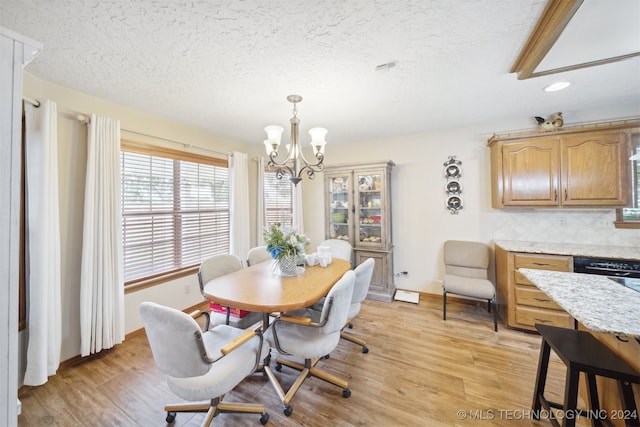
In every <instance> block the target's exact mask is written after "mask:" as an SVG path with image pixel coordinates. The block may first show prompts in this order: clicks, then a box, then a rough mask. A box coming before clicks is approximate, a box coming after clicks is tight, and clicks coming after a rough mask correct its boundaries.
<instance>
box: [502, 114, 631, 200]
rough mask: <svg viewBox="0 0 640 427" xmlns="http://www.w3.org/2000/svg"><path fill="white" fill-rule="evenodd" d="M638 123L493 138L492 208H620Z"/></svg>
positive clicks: (626, 183) (624, 196)
mask: <svg viewBox="0 0 640 427" xmlns="http://www.w3.org/2000/svg"><path fill="white" fill-rule="evenodd" d="M638 126H640V123H639V122H638V121H637V120H632V121H628V122H627V121H623V122H620V123H610V124H605V125H598V126H595V125H594V126H587V125H585V126H579V127H574V128H571V127H567V128H560V129H559V130H557V131H553V132H544V133H540V132H535V133H534V132H529V133H514V134H505V135H494V136H493V137H492V138H491V139H489V147H490V148H491V182H492V205H493V207H494V208H503V207H509V206H553V207H560V206H624V205H626V204H627V195H628V182H629V179H628V176H629V175H628V174H629V171H628V169H629V168H628V163H629V162H628V160H627V159H628V157H629V153H628V149H627V141H628V140H629V138H630V135H631V134H633V133H637V132H638V130H639V129H638Z"/></svg>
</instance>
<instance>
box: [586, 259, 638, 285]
mask: <svg viewBox="0 0 640 427" xmlns="http://www.w3.org/2000/svg"><path fill="white" fill-rule="evenodd" d="M573 271H574V272H575V273H587V274H599V275H602V276H608V277H609V278H610V279H611V280H614V281H616V282H618V283H620V284H622V285H624V286H627V287H629V288H632V289H634V290H636V291H639V292H640V261H633V260H618V259H606V258H588V257H573Z"/></svg>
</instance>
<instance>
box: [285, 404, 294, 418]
mask: <svg viewBox="0 0 640 427" xmlns="http://www.w3.org/2000/svg"><path fill="white" fill-rule="evenodd" d="M292 413H293V408H292V407H291V405H285V407H284V414H285V415H286V416H287V417H288V416H289V415H291V414H292Z"/></svg>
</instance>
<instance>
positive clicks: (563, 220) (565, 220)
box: [558, 218, 567, 227]
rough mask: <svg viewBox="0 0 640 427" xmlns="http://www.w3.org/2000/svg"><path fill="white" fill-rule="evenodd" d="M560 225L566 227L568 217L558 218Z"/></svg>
mask: <svg viewBox="0 0 640 427" xmlns="http://www.w3.org/2000/svg"><path fill="white" fill-rule="evenodd" d="M558 225H559V226H560V227H566V226H567V219H566V218H558Z"/></svg>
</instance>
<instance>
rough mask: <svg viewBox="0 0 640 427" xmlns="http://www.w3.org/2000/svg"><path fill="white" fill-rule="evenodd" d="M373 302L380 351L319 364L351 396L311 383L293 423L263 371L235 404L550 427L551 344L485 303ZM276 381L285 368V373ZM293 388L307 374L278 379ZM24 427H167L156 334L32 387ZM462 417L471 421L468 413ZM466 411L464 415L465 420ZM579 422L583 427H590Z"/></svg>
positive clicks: (401, 420) (283, 422)
mask: <svg viewBox="0 0 640 427" xmlns="http://www.w3.org/2000/svg"><path fill="white" fill-rule="evenodd" d="M447 314H448V316H447V317H448V320H447V321H446V322H445V321H443V320H442V307H441V301H440V300H439V299H438V298H431V297H426V298H425V297H422V298H421V301H420V303H419V304H411V303H405V302H392V303H382V302H377V301H368V300H367V301H365V302H364V304H363V306H362V310H361V312H360V315H359V316H358V317H357V318H356V320H355V321H354V328H353V329H352V330H349V332H350V333H352V334H354V335H356V336H359V337H361V338H363V339H365V340H366V341H367V345H368V347H369V349H370V350H369V353H368V354H363V353H362V352H361V351H360V347H358V346H357V345H355V344H353V343H350V342H348V341H345V340H341V341H340V344H339V345H338V348H337V349H336V350H335V351H334V352H333V353H332V354H331V357H330V358H329V359H327V360H322V361H320V362H319V364H318V367H319V368H321V369H323V370H326V371H328V372H330V373H333V374H335V375H337V376H340V377H341V378H344V379H346V380H347V381H349V387H350V389H351V391H352V395H351V397H350V398H348V399H345V398H343V397H342V393H341V390H340V389H338V388H337V387H335V386H333V385H330V384H327V383H325V382H324V381H321V380H319V379H317V378H310V379H307V381H306V382H305V384H303V386H302V388H301V390H300V391H299V392H298V393H297V395H296V396H295V397H294V398H293V400H292V402H291V405H292V406H293V414H292V415H291V416H290V417H286V416H285V415H284V414H283V411H282V405H281V403H280V401H279V400H278V398H277V395H276V393H275V391H274V390H273V387H272V386H271V384H270V383H269V381H268V380H267V378H266V376H264V375H263V374H262V373H256V374H254V375H252V376H250V377H249V378H248V379H247V380H245V381H244V382H243V383H242V384H240V386H239V387H237V388H236V389H235V390H234V391H232V392H231V393H229V394H228V395H227V396H226V397H225V400H227V401H248V402H262V403H263V404H265V405H266V407H267V412H269V415H270V420H269V423H268V425H269V426H308V427H314V426H318V427H319V426H460V427H463V426H475V425H478V426H487V427H488V426H548V425H550V423H549V421H546V420H545V421H536V420H531V419H530V413H529V412H528V409H529V408H530V406H531V400H532V391H533V388H534V381H535V374H536V367H537V363H538V350H539V346H540V338H539V337H538V336H537V335H534V334H530V333H526V332H519V331H514V330H510V329H507V328H505V327H503V325H499V326H500V330H499V332H498V333H495V332H494V331H493V322H492V317H491V314H489V313H488V312H487V311H486V305H484V304H480V303H478V304H468V303H461V302H456V301H455V300H454V301H452V302H450V303H449V304H448V310H447ZM274 372H275V371H274ZM275 373H276V376H277V377H278V378H279V379H280V380H281V382H282V384H283V387H284V388H285V390H287V389H288V387H289V386H290V385H291V384H292V383H293V381H294V379H295V378H296V376H297V371H294V370H292V369H290V368H287V367H283V369H282V371H281V372H275ZM564 375H565V369H564V365H563V364H562V363H561V362H560V361H559V359H558V358H557V357H556V356H555V355H553V353H552V359H551V364H550V371H549V379H548V382H547V390H548V393H547V397H548V398H551V399H552V400H555V401H562V398H561V396H562V389H563V385H564ZM20 400H21V401H22V414H21V415H20V416H19V418H18V425H19V426H23V427H28V426H34V427H35V426H38V427H40V426H45V425H55V426H92V427H95V426H144V427H146V426H162V425H165V424H166V423H165V421H164V419H165V415H166V414H165V413H164V411H163V405H164V404H165V403H175V402H179V401H180V400H179V399H177V398H176V397H175V396H174V395H173V394H172V393H171V392H170V391H169V389H168V387H167V385H166V382H165V380H164V377H163V374H162V373H161V372H160V371H159V370H158V369H157V368H156V366H155V364H154V361H153V357H152V355H151V350H150V348H149V345H148V342H147V339H146V336H145V335H144V334H140V335H138V336H135V337H133V338H130V339H127V340H126V341H125V342H124V343H123V344H121V345H119V346H117V347H116V348H115V349H113V350H110V351H109V352H107V353H105V354H104V355H101V356H100V357H97V358H95V359H93V360H90V361H86V362H83V363H80V364H78V365H77V366H74V367H71V368H67V369H63V370H62V371H60V372H59V373H58V374H57V375H55V376H54V377H51V378H50V380H49V382H48V383H46V384H45V385H43V386H40V387H31V388H29V387H25V388H23V389H22V390H21V394H20ZM459 411H461V412H459ZM460 413H462V414H463V415H460ZM203 419H204V414H178V416H177V418H176V422H175V425H176V426H198V425H199V424H200V422H201V421H202V420H203ZM258 419H259V417H258V416H256V415H250V414H249V415H235V414H221V415H219V416H218V417H216V418H215V419H214V423H213V425H217V426H259V425H260V423H259V421H258ZM585 421H586V420H579V422H578V425H580V426H582V425H588V423H586V422H585Z"/></svg>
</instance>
